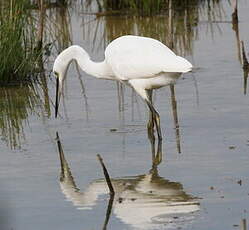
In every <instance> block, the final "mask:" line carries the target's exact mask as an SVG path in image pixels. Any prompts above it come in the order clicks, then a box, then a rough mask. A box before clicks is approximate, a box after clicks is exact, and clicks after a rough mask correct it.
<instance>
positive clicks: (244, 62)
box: [241, 41, 249, 94]
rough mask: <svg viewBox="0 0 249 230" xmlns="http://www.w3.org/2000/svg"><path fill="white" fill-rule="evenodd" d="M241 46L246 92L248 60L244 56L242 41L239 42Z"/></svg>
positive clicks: (248, 70) (248, 69) (248, 72)
mask: <svg viewBox="0 0 249 230" xmlns="http://www.w3.org/2000/svg"><path fill="white" fill-rule="evenodd" d="M241 46H242V64H243V72H244V94H246V92H247V78H248V76H249V62H248V59H247V57H246V52H245V47H244V42H243V41H242V42H241Z"/></svg>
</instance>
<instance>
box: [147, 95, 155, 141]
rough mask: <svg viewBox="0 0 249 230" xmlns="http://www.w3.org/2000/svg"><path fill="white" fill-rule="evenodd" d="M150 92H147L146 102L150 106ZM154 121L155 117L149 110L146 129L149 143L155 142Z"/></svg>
mask: <svg viewBox="0 0 249 230" xmlns="http://www.w3.org/2000/svg"><path fill="white" fill-rule="evenodd" d="M152 93H153V91H152V90H147V95H148V100H149V101H150V103H151V104H152ZM154 121H155V117H154V115H153V113H152V112H151V110H150V111H149V121H148V123H147V129H148V137H149V139H150V141H151V142H155V136H154Z"/></svg>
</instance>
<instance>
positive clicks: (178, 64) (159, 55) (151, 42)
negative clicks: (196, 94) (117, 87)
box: [53, 35, 192, 139]
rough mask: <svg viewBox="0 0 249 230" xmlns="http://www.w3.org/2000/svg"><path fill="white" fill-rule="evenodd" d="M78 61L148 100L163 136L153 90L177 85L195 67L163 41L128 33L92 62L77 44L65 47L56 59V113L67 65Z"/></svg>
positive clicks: (83, 68) (84, 66) (86, 69)
mask: <svg viewBox="0 0 249 230" xmlns="http://www.w3.org/2000/svg"><path fill="white" fill-rule="evenodd" d="M72 60H76V61H77V63H78V64H79V66H80V67H81V69H82V70H83V71H85V72H86V73H88V74H90V75H92V76H94V77H96V78H100V79H109V80H117V81H120V82H122V83H125V84H128V85H130V86H131V87H133V88H134V89H135V91H136V92H137V93H138V94H139V95H140V96H141V97H142V98H143V99H144V100H145V101H146V103H147V105H148V107H149V109H150V111H151V113H152V116H151V117H152V126H153V127H154V124H155V125H156V128H157V133H158V138H159V139H161V129H160V118H159V114H158V113H157V111H156V110H155V109H154V107H153V105H152V100H151V98H152V90H153V89H157V88H160V87H163V86H166V85H169V84H174V83H175V81H176V80H177V79H178V78H179V77H180V75H181V74H182V73H186V72H189V71H191V70H192V64H191V63H190V62H188V61H187V60H186V59H185V58H182V57H180V56H177V55H175V53H174V52H173V51H171V50H170V49H169V48H168V47H167V46H165V45H164V44H163V43H161V42H159V41H157V40H155V39H152V38H146V37H139V36H132V35H126V36H122V37H119V38H117V39H115V40H114V41H112V42H111V43H110V44H109V45H108V46H107V47H106V50H105V60H104V61H103V62H98V63H97V62H93V61H92V60H91V59H90V57H89V55H88V54H87V52H86V51H85V50H84V49H83V48H81V47H80V46H77V45H74V46H70V47H69V48H67V49H65V50H64V51H63V52H62V53H61V54H59V56H58V57H57V58H56V60H55V62H54V67H53V72H54V73H55V74H56V75H57V87H56V89H57V90H56V107H55V116H57V113H58V106H59V99H60V95H61V92H62V89H63V80H64V77H65V75H66V71H67V68H68V65H69V64H70V62H71V61H72Z"/></svg>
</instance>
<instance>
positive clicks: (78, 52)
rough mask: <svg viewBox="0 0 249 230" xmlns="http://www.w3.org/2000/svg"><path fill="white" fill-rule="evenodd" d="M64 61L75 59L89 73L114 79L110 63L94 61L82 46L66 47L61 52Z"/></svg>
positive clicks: (68, 62)
mask: <svg viewBox="0 0 249 230" xmlns="http://www.w3.org/2000/svg"><path fill="white" fill-rule="evenodd" d="M60 56H61V58H62V61H63V62H64V63H66V64H67V66H68V65H69V64H70V62H71V61H72V60H75V61H76V62H77V63H78V65H79V66H80V68H81V69H82V70H83V71H84V72H86V73H87V74H89V75H92V76H94V77H96V78H103V79H111V80H114V79H115V78H114V77H113V76H114V75H113V72H112V70H111V68H110V67H109V66H108V64H107V63H106V62H105V61H103V62H93V61H92V60H91V59H90V57H89V55H88V53H87V52H86V51H85V50H84V49H83V48H81V47H80V46H77V45H73V46H70V47H68V48H67V49H65V50H64V51H63V52H62V53H61V54H60Z"/></svg>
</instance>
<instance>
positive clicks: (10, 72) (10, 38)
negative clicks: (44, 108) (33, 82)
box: [0, 0, 40, 85]
mask: <svg viewBox="0 0 249 230" xmlns="http://www.w3.org/2000/svg"><path fill="white" fill-rule="evenodd" d="M0 7H1V8H0V59H1V62H0V83H1V84H2V85H3V84H9V83H10V82H13V81H14V82H19V81H23V80H26V79H28V78H29V77H30V76H31V75H32V74H34V73H35V72H36V69H37V65H36V62H37V60H38V58H39V55H40V50H39V49H37V43H36V35H37V31H36V25H35V18H34V17H33V15H32V11H31V10H30V2H29V0H10V1H1V3H0Z"/></svg>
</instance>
